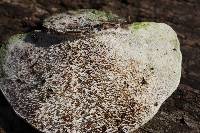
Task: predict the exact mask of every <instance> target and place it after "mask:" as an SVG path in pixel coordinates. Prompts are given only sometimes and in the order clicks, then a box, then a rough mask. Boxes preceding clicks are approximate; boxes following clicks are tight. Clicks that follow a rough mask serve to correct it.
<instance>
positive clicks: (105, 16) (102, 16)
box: [70, 9, 122, 22]
mask: <svg viewBox="0 0 200 133" xmlns="http://www.w3.org/2000/svg"><path fill="white" fill-rule="evenodd" d="M70 13H72V14H74V15H81V14H82V15H84V16H85V18H87V19H89V20H91V21H101V22H110V21H118V20H122V19H121V18H120V17H119V16H118V15H116V14H113V13H112V12H105V11H99V10H95V9H80V10H77V11H70Z"/></svg>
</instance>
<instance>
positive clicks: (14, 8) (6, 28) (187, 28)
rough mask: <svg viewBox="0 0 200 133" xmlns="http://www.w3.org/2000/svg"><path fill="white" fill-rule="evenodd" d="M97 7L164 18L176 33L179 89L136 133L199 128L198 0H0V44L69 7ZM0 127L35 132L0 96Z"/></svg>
mask: <svg viewBox="0 0 200 133" xmlns="http://www.w3.org/2000/svg"><path fill="white" fill-rule="evenodd" d="M79 8H96V9H102V10H106V11H109V10H111V11H113V12H114V13H116V14H118V15H120V16H123V17H125V18H127V20H128V21H130V22H132V21H156V22H165V23H167V24H169V25H170V26H172V27H173V28H174V29H175V31H176V32H177V33H178V37H179V40H180V42H181V51H182V54H183V71H182V80H181V83H182V84H181V85H180V86H179V88H178V90H177V91H176V92H175V93H174V95H173V96H172V97H170V98H169V99H168V100H167V101H166V102H165V104H164V105H163V106H162V107H161V109H160V111H159V113H158V114H157V115H156V116H155V117H154V118H153V119H152V120H151V121H150V122H149V123H147V124H146V125H145V126H144V127H142V128H141V129H139V130H138V132H142V133H143V132H144V133H148V132H195V133H196V132H200V121H199V120H200V114H199V112H200V104H199V103H200V100H199V99H200V86H199V84H200V69H199V68H200V44H199V42H200V38H199V36H200V10H199V8H200V1H198V0H174V1H170V0H156V1H155V0H136V1H132V0H112V1H109V0H101V1H100V0H95V1H93V0H73V1H71V0H56V1H55V0H2V1H1V2H0V35H1V36H0V42H3V41H5V40H6V39H7V38H8V37H9V36H10V35H13V34H15V33H22V32H27V31H31V30H33V29H41V28H42V27H41V23H42V20H43V19H44V18H45V17H46V16H49V15H51V14H53V13H58V12H63V11H66V10H68V9H79ZM0 127H3V128H4V129H5V130H6V132H8V133H18V132H25V131H26V132H27V130H29V131H30V132H31V131H32V132H35V131H34V129H32V128H31V127H29V126H28V125H27V124H25V123H24V122H23V120H21V119H19V118H17V117H16V115H15V114H14V113H13V111H12V110H11V108H10V107H9V105H8V104H7V103H6V101H5V99H4V98H3V96H2V95H1V96H0Z"/></svg>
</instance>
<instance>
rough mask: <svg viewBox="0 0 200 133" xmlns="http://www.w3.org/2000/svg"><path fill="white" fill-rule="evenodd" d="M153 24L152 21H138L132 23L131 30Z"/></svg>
mask: <svg viewBox="0 0 200 133" xmlns="http://www.w3.org/2000/svg"><path fill="white" fill-rule="evenodd" d="M151 24H152V23H151V22H136V23H133V24H131V26H130V29H131V30H139V29H146V28H147V27H149V26H150V25H151Z"/></svg>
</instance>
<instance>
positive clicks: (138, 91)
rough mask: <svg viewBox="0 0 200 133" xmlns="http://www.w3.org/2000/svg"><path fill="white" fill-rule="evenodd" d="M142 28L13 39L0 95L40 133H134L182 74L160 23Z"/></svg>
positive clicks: (172, 41)
mask: <svg viewBox="0 0 200 133" xmlns="http://www.w3.org/2000/svg"><path fill="white" fill-rule="evenodd" d="M58 16H59V15H58ZM54 18H56V16H54ZM58 19H59V17H58ZM56 21H58V20H56ZM93 21H94V20H93ZM53 22H54V21H53ZM55 23H56V22H55ZM59 23H60V22H59ZM143 25H144V23H141V26H139V23H137V24H134V23H133V24H131V25H129V26H128V28H127V29H124V28H120V27H118V28H117V29H116V28H109V29H105V30H101V31H96V32H92V33H91V34H89V35H87V36H84V37H81V38H79V37H74V38H73V39H69V38H68V36H64V37H61V35H60V36H59V35H48V34H51V33H43V32H34V33H30V34H24V35H18V36H15V37H13V38H12V39H10V41H9V43H8V44H7V45H6V47H7V48H6V53H5V54H4V56H1V59H2V58H3V61H2V63H1V66H2V71H3V72H4V73H5V75H6V76H4V77H1V78H0V86H1V88H0V89H1V90H2V92H3V93H4V95H5V97H6V98H7V99H8V101H9V102H10V103H11V105H12V107H13V108H14V110H15V111H16V113H17V114H19V115H20V116H21V117H22V118H24V119H25V120H26V121H27V122H28V123H30V124H31V125H33V126H34V127H36V128H37V129H38V130H40V131H43V132H46V133H51V132H57V133H59V132H61V133H63V132H69V133H70V132H83V133H84V132H108V133H112V132H113V133H114V132H131V131H134V130H135V129H137V128H139V127H140V126H142V125H143V124H144V123H146V122H147V121H148V120H150V119H151V118H152V117H153V116H154V115H155V114H156V113H157V111H158V109H159V107H160V106H161V104H162V103H163V102H164V101H165V100H166V99H167V98H168V97H169V96H170V95H171V94H172V92H173V91H174V90H175V89H176V88H177V86H178V83H179V80H180V74H181V53H180V48H179V42H178V39H177V36H176V33H175V32H174V31H173V30H172V29H171V28H170V27H169V26H167V25H166V24H161V23H145V26H144V27H143ZM51 26H52V25H51ZM60 26H61V29H62V28H63V27H62V26H63V25H60ZM54 30H57V28H56V29H54ZM63 32H64V31H63ZM38 34H39V35H38ZM44 38H47V40H49V39H50V38H53V39H52V40H51V41H49V42H48V43H47V41H46V40H44ZM12 40H14V41H12ZM39 44H48V45H39ZM2 49H3V48H2ZM174 49H176V50H174Z"/></svg>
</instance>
